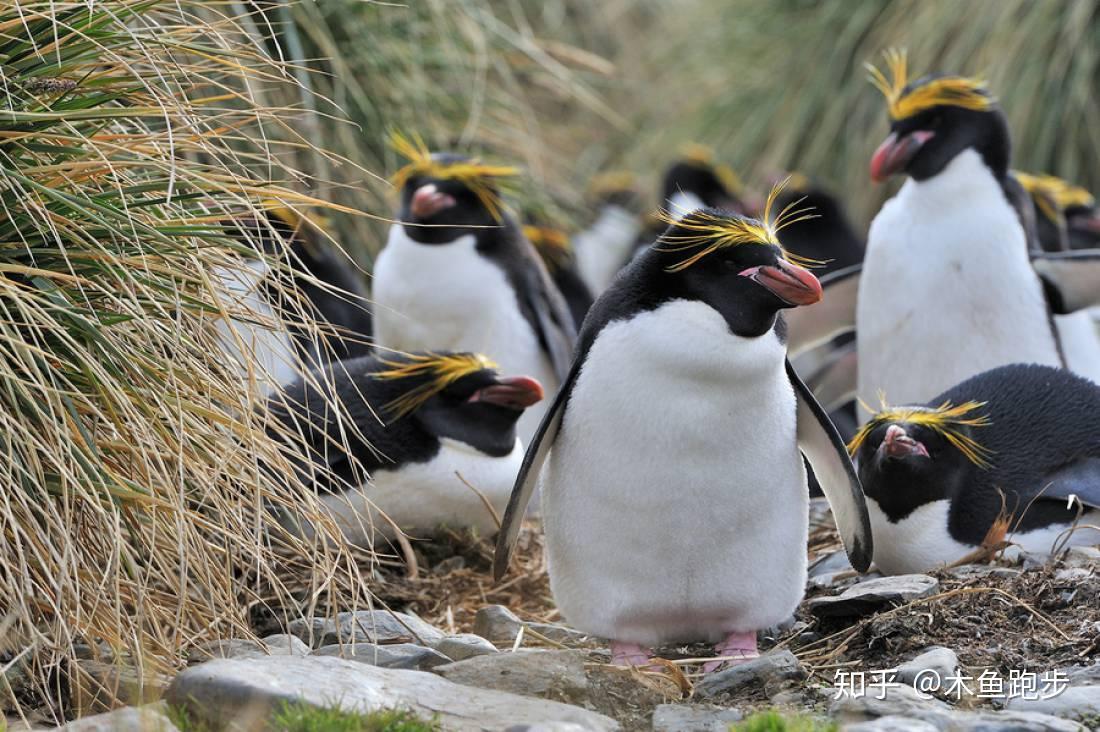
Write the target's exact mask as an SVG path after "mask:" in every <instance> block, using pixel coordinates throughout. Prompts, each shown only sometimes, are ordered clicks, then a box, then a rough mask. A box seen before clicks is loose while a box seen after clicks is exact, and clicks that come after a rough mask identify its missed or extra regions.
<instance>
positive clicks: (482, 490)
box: [269, 352, 543, 547]
mask: <svg viewBox="0 0 1100 732" xmlns="http://www.w3.org/2000/svg"><path fill="white" fill-rule="evenodd" d="M542 397H543V391H542V386H541V385H540V384H539V383H538V382H537V381H536V380H534V379H531V378H529V377H526V376H513V377H504V376H502V375H501V374H500V372H499V371H498V370H497V368H496V364H494V363H493V362H492V361H490V360H489V359H488V358H487V357H485V356H483V355H481V354H474V353H454V352H420V353H412V354H387V355H385V356H381V355H374V356H361V357H358V358H353V359H349V360H346V361H339V362H336V363H333V364H330V365H328V366H327V367H326V368H325V369H324V371H323V372H320V373H316V372H315V373H313V374H311V378H300V379H298V380H297V381H294V382H293V383H291V384H289V385H287V386H286V387H284V388H283V389H282V390H281V391H280V392H278V393H276V394H275V395H273V396H272V397H271V398H270V400H269V409H270V414H271V415H272V416H273V418H274V419H273V422H272V424H273V426H272V427H271V428H270V430H269V433H270V434H271V435H272V436H273V437H275V438H276V439H278V440H280V441H281V442H283V443H284V444H285V445H286V446H287V455H288V457H289V459H290V461H291V463H292V464H293V465H294V466H295V468H296V470H297V472H298V476H299V479H300V481H301V482H302V483H303V484H304V485H307V486H309V487H310V489H311V490H313V491H315V492H316V493H317V494H318V495H319V496H320V498H321V502H322V504H323V505H324V507H325V509H326V511H327V512H328V513H329V515H330V516H331V518H332V519H333V520H334V522H335V523H336V526H337V527H338V528H339V529H340V531H341V532H342V533H343V535H344V537H345V538H346V539H347V540H348V541H349V542H351V543H353V544H356V545H359V546H367V547H369V546H373V545H374V544H375V542H377V541H379V540H381V539H392V538H393V537H394V536H396V534H397V531H398V529H400V530H401V531H402V532H404V533H406V534H409V535H412V536H424V535H426V534H428V533H431V532H432V531H434V530H435V529H437V528H438V527H440V526H442V525H446V526H449V527H454V528H465V529H471V530H473V531H476V532H478V533H479V534H481V535H483V536H490V535H492V534H493V533H494V532H495V531H496V530H497V520H496V519H495V518H494V514H495V515H496V516H499V514H500V512H501V511H503V510H504V507H505V504H506V503H507V500H508V495H509V493H510V491H511V488H512V483H513V479H514V478H515V475H516V471H517V470H518V469H519V465H520V461H521V460H522V458H523V446H522V443H521V441H520V439H519V437H518V436H517V434H516V424H517V422H518V421H519V419H520V416H521V415H522V414H523V412H524V410H526V409H528V408H530V407H531V406H533V405H534V404H536V403H538V402H539V401H540V400H541V399H542ZM470 486H473V488H471V487H470ZM486 504H488V507H487V505H486ZM490 507H491V508H490ZM306 533H308V531H307V532H306Z"/></svg>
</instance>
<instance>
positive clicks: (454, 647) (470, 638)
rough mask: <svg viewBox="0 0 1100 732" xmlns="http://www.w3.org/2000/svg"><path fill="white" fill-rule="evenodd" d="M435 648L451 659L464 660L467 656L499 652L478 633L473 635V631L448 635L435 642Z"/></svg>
mask: <svg viewBox="0 0 1100 732" xmlns="http://www.w3.org/2000/svg"><path fill="white" fill-rule="evenodd" d="M435 650H437V651H439V652H440V653H442V654H443V655H444V656H446V657H447V658H449V659H451V660H452V661H465V660H466V659H467V658H473V657H474V656H487V655H489V654H491V653H499V651H498V650H497V647H496V646H494V645H493V644H492V643H490V642H489V641H487V640H485V639H484V638H482V637H481V636H480V635H474V634H473V633H460V634H458V635H449V636H447V637H446V638H444V639H443V640H441V641H439V643H437V644H436V646H435Z"/></svg>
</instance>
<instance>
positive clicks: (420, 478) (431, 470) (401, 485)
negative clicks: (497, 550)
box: [321, 439, 523, 546]
mask: <svg viewBox="0 0 1100 732" xmlns="http://www.w3.org/2000/svg"><path fill="white" fill-rule="evenodd" d="M522 460H523V445H522V443H521V442H520V441H519V439H517V440H516V446H515V448H514V449H513V450H512V452H511V453H510V454H509V455H507V456H505V457H502V458H494V457H489V456H488V455H485V454H484V453H482V452H478V451H477V450H475V449H473V448H472V447H470V446H469V445H466V444H464V443H461V442H456V441H454V440H447V439H445V440H443V446H442V447H441V448H440V451H439V454H437V455H436V456H435V457H434V458H433V459H431V460H429V461H428V462H424V463H412V464H409V465H404V466H402V467H400V468H398V469H396V470H376V471H375V472H374V475H373V477H372V480H371V482H370V483H369V484H367V485H366V486H362V487H360V488H359V489H358V490H355V491H351V492H348V493H346V494H343V495H331V494H329V495H325V496H322V497H321V503H322V504H324V506H325V507H326V508H327V509H328V512H329V515H330V516H331V517H332V519H333V520H334V521H335V522H336V525H337V527H339V529H340V531H341V532H342V533H343V534H344V536H345V537H346V538H347V539H348V541H350V542H352V543H353V544H356V545H358V546H372V545H373V543H374V542H375V541H377V540H378V539H380V538H386V539H392V538H393V537H394V536H395V534H396V532H395V531H394V527H393V525H394V524H397V526H399V527H401V529H402V531H404V532H405V533H407V534H408V535H410V536H425V535H427V534H430V533H432V532H433V531H435V530H436V529H438V528H439V527H441V526H448V527H450V528H455V529H472V530H474V531H476V532H477V533H478V534H480V535H481V536H492V535H493V534H495V533H496V530H497V524H496V520H495V519H494V518H493V514H492V513H491V512H490V511H489V509H488V508H487V507H486V506H485V502H484V501H482V500H481V498H480V497H479V496H478V495H477V493H476V492H474V491H473V490H471V489H470V488H469V486H467V485H465V483H463V482H462V480H460V479H459V478H458V475H461V476H462V477H463V478H465V479H466V481H467V482H468V483H470V485H472V486H473V487H474V488H476V489H477V490H478V491H479V492H480V493H482V494H483V495H484V496H485V498H486V499H487V500H488V501H489V503H490V504H492V506H493V510H494V511H496V513H497V518H499V517H500V516H501V515H503V513H504V508H505V506H506V505H507V504H508V496H509V495H510V494H511V492H512V484H513V482H514V481H515V478H516V473H518V472H519V465H520V462H521V461H522ZM456 473H457V474H458V475H456ZM382 513H384V514H385V516H388V517H389V519H390V520H389V521H387V520H386V518H385V517H383V516H382V515H381V514H382ZM391 522H392V523H391Z"/></svg>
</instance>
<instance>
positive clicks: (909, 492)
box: [849, 364, 1100, 574]
mask: <svg viewBox="0 0 1100 732" xmlns="http://www.w3.org/2000/svg"><path fill="white" fill-rule="evenodd" d="M1097 414H1100V387H1097V386H1096V385H1095V384H1093V383H1092V382H1090V381H1088V380H1086V379H1083V378H1081V377H1079V376H1075V375H1074V374H1072V373H1070V372H1068V371H1065V370H1061V369H1055V368H1050V367H1047V366H1039V365H1034V364H1032V365H1024V364H1012V365H1008V366H1001V367H999V368H996V369H993V370H991V371H986V372H984V373H981V374H978V375H977V376H973V377H971V378H969V379H967V380H966V381H964V382H962V383H961V384H959V385H958V386H955V387H953V388H951V389H948V390H947V391H945V392H944V393H943V394H940V395H939V396H937V397H936V398H935V399H931V400H929V401H928V402H927V403H926V404H923V405H916V406H906V407H893V408H889V409H883V411H880V412H879V413H878V414H876V415H874V416H873V417H872V418H871V420H870V421H869V422H867V423H866V424H865V425H864V426H863V427H862V429H860V431H859V432H858V433H857V434H856V436H855V438H853V439H852V441H851V443H850V444H849V448H850V450H851V452H852V455H853V456H854V457H855V460H856V464H857V465H858V469H859V477H860V480H861V482H862V483H863V488H864V491H865V492H866V494H867V499H868V500H867V505H868V509H869V511H870V514H871V526H872V529H873V531H874V537H875V551H874V557H875V564H876V565H877V566H878V568H879V569H880V570H882V571H883V572H885V573H887V574H906V573H911V572H926V571H928V570H930V569H933V568H935V567H939V566H943V565H945V564H951V563H953V562H956V561H958V560H959V559H961V558H963V557H966V556H967V555H969V554H971V553H973V552H974V551H975V550H976V549H978V547H980V546H982V545H983V543H984V544H985V545H986V546H992V545H995V544H996V543H998V542H999V541H1001V540H1002V539H1005V538H1007V539H1008V540H1009V541H1011V542H1014V543H1016V544H1018V545H1020V547H1022V548H1023V549H1024V550H1026V551H1029V552H1036V553H1049V552H1050V551H1051V550H1052V548H1054V547H1057V546H1058V545H1063V546H1069V545H1075V544H1083V545H1088V544H1096V543H1100V432H1098V431H1097V429H1096V415H1097ZM1082 512H1083V515H1080V521H1079V522H1078V523H1079V525H1080V527H1081V528H1079V529H1077V530H1076V531H1071V527H1072V526H1073V524H1074V522H1075V521H1077V519H1078V518H1079V514H1081V513H1082Z"/></svg>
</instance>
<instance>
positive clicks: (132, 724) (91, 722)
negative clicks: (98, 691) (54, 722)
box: [56, 704, 179, 732]
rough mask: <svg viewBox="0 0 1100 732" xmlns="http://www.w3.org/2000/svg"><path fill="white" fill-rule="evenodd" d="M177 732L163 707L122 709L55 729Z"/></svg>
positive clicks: (100, 731)
mask: <svg viewBox="0 0 1100 732" xmlns="http://www.w3.org/2000/svg"><path fill="white" fill-rule="evenodd" d="M62 731H64V732H179V730H178V729H177V727H176V725H174V724H172V721H171V720H170V719H168V717H167V716H165V714H164V705H162V704H150V705H148V706H144V707H123V708H122V709H116V710H115V711H113V712H108V713H106V714H97V715H95V716H92V717H83V718H81V719H76V720H73V721H72V722H69V723H68V724H64V725H62V726H60V727H57V728H56V732H62Z"/></svg>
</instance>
